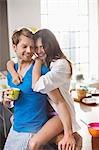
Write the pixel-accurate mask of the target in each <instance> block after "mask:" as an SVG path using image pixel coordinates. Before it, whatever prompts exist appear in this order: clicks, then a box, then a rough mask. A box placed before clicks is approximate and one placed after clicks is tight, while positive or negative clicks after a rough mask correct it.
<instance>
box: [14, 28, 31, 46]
mask: <svg viewBox="0 0 99 150" xmlns="http://www.w3.org/2000/svg"><path fill="white" fill-rule="evenodd" d="M21 35H24V36H26V37H28V38H31V39H33V37H34V34H33V32H32V31H31V30H30V29H28V28H21V29H20V30H15V31H14V33H13V35H12V43H13V44H15V45H17V44H18V43H19V41H20V36H21Z"/></svg>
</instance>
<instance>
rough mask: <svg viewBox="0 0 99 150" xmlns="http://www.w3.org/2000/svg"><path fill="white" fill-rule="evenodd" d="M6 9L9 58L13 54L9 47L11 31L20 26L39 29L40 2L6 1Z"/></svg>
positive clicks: (38, 0) (28, 0)
mask: <svg viewBox="0 0 99 150" xmlns="http://www.w3.org/2000/svg"><path fill="white" fill-rule="evenodd" d="M7 7H8V32H9V45H10V46H9V47H10V57H11V58H12V57H14V56H15V54H14V52H13V50H12V47H11V36H12V33H13V31H14V30H15V29H16V28H18V27H22V26H26V27H36V28H39V27H40V22H41V21H40V0H7Z"/></svg>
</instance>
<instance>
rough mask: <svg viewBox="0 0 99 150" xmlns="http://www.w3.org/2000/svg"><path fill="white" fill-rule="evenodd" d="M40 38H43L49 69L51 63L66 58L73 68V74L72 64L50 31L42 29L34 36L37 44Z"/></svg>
mask: <svg viewBox="0 0 99 150" xmlns="http://www.w3.org/2000/svg"><path fill="white" fill-rule="evenodd" d="M38 38H41V41H42V45H43V48H44V51H45V53H46V55H47V57H46V63H47V66H48V67H49V65H50V63H51V62H52V61H54V60H57V59H60V58H64V59H66V60H67V61H68V63H69V65H70V68H71V74H72V65H71V62H70V60H68V59H67V57H66V56H65V55H64V54H63V52H62V51H61V48H60V45H59V43H58V41H57V39H56V37H55V35H54V34H53V33H52V32H51V31H50V30H48V29H41V30H38V31H37V32H36V33H35V34H34V43H36V41H37V39H38Z"/></svg>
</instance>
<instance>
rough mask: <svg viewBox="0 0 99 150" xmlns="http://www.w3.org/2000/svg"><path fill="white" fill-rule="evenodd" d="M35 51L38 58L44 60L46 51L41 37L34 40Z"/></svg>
mask: <svg viewBox="0 0 99 150" xmlns="http://www.w3.org/2000/svg"><path fill="white" fill-rule="evenodd" d="M35 52H36V54H37V55H38V57H39V58H40V59H42V60H45V58H46V53H45V51H44V48H43V45H42V40H41V38H38V39H37V40H36V43H35Z"/></svg>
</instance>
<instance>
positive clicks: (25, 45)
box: [13, 35, 34, 62]
mask: <svg viewBox="0 0 99 150" xmlns="http://www.w3.org/2000/svg"><path fill="white" fill-rule="evenodd" d="M13 49H14V51H15V53H16V55H17V57H18V59H19V60H21V61H23V62H29V61H31V59H32V56H33V53H34V41H33V39H31V38H28V37H26V36H24V35H21V36H20V40H19V43H18V44H17V45H15V44H13Z"/></svg>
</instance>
